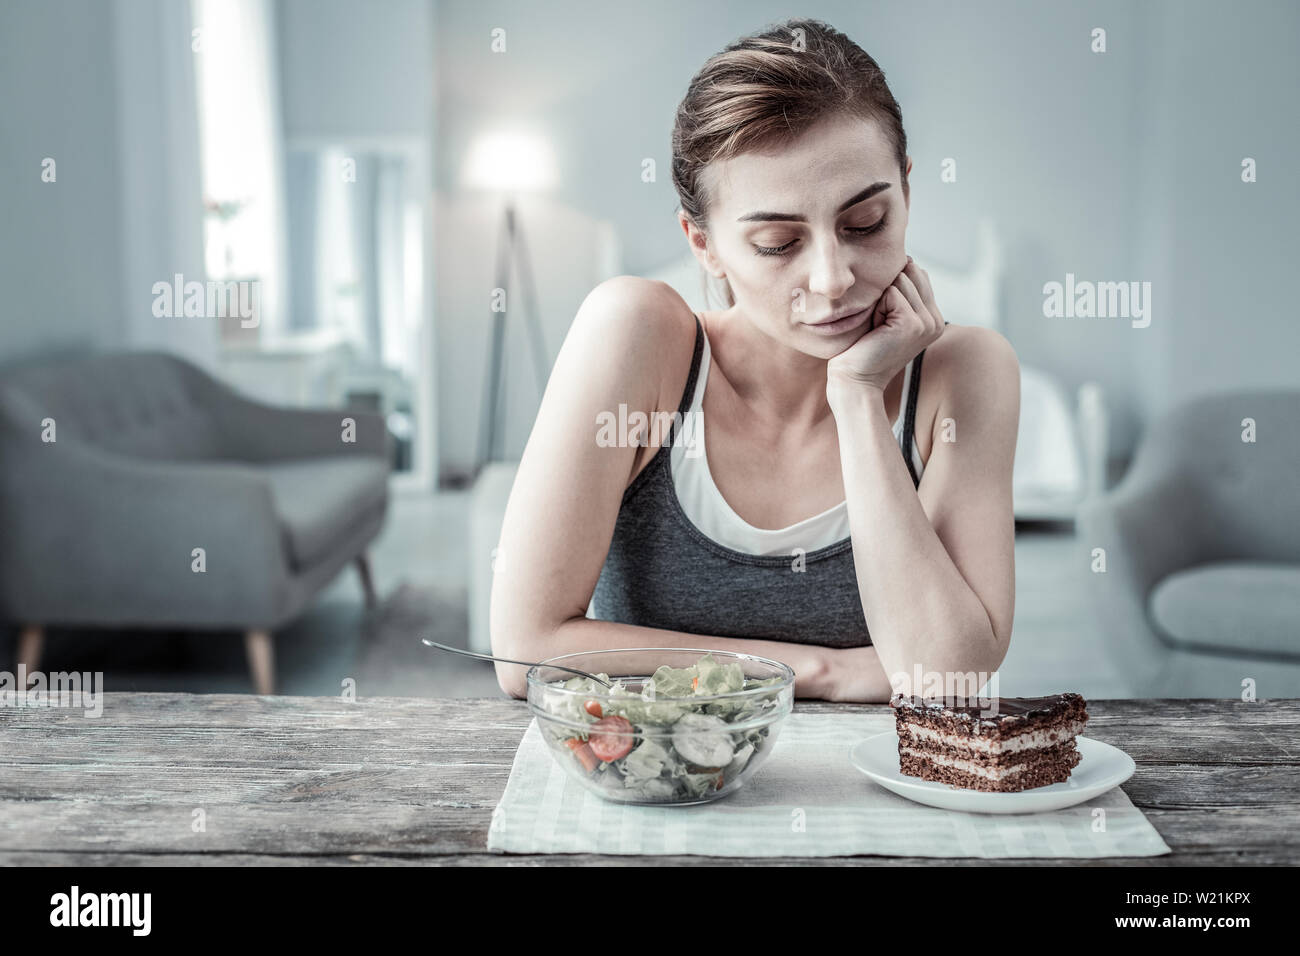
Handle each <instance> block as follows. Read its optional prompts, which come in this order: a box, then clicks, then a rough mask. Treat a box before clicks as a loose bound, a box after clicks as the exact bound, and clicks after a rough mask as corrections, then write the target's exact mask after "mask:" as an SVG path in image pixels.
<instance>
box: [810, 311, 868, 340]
mask: <svg viewBox="0 0 1300 956" xmlns="http://www.w3.org/2000/svg"><path fill="white" fill-rule="evenodd" d="M870 317H871V309H870V308H865V309H859V310H858V311H856V312H849V313H847V314H843V315H841V316H838V317H837V316H831V317H830V318H829V319H825V320H823V321H821V322H808V323H805V324H806V325H807V326H808V328H809V330H811V331H812V332H815V333H816V334H818V335H843V334H844V333H845V332H852V331H853V330H854V329H857V328H860V327H861V326H863V325H864V324H865V323H866V321H867V319H869V318H870Z"/></svg>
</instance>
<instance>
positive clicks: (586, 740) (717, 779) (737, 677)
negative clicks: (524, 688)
mask: <svg viewBox="0 0 1300 956" xmlns="http://www.w3.org/2000/svg"><path fill="white" fill-rule="evenodd" d="M599 676H600V677H601V678H603V679H605V680H609V679H610V678H609V677H608V675H606V674H600V675H599ZM780 681H781V678H780V677H772V678H769V679H766V680H759V679H756V678H747V677H746V676H745V673H744V670H743V668H742V667H741V666H740V664H738V663H727V664H720V663H718V661H716V660H715V659H714V657H713V655H712V654H705V655H704V656H703V657H701V658H700V660H699V661H697V662H696V663H695V664H692V665H691V666H690V667H668V666H666V665H665V666H663V667H660V668H659V669H658V670H656V671H655V672H654V675H653V676H652V677H650V678H649V679H648V680H646V681H644V683H642V682H641V681H640V679H637V680H635V681H632V680H626V681H625V680H622V679H616V680H614V681H612V683H613V687H612V688H608V687H605V686H604V685H602V684H600V683H598V682H597V681H594V680H592V679H590V678H587V677H573V678H570V679H569V680H566V681H562V682H557V683H556V684H555V685H554V686H555V687H556V688H562V689H563V690H564V691H570V692H577V693H560V692H552V693H543V695H542V697H541V702H540V703H541V707H542V709H543V711H545V713H546V714H548V715H550V716H552V717H555V718H557V719H558V720H557V722H550V721H543V722H540V725H541V727H542V729H543V732H544V733H546V734H548V735H550V737H551V739H552V741H553V742H555V743H558V744H562V745H563V748H564V749H567V750H568V751H570V752H571V753H572V759H574V760H575V761H577V762H578V763H579V764H580V765H581V769H582V770H583V771H584V772H585V773H586V774H587V776H588V779H589V781H590V782H591V783H594V784H596V785H597V786H598V787H599V788H601V789H603V790H609V791H614V792H611V793H610V794H609V796H611V797H612V798H614V799H621V800H632V801H638V802H665V803H671V802H677V801H681V800H696V799H699V798H701V797H704V796H707V795H708V794H709V792H710V791H716V790H721V789H722V788H723V787H724V786H726V785H727V783H729V782H730V781H732V780H734V779H735V778H736V776H738V775H739V774H740V773H741V771H743V770H744V768H745V766H746V765H747V764H748V763H749V762H750V761H751V760H752V759H753V758H754V756H755V755H756V754H758V753H759V752H760V751H762V750H763V749H764V748H765V747H766V746H767V745H768V737H769V733H770V730H771V723H772V721H763V720H762V719H761V718H762V717H763V716H764V715H766V714H768V713H769V712H772V719H773V720H775V717H776V713H775V711H776V710H777V709H778V707H779V706H780V700H779V696H778V695H775V694H772V695H764V694H755V695H753V696H751V697H746V698H731V699H717V700H710V699H709V698H711V697H715V696H716V695H720V694H730V693H735V692H736V691H741V690H751V689H753V688H757V687H768V686H771V685H773V684H777V683H779V682H780ZM588 693H589V694H591V695H592V696H591V697H590V698H589V697H587V696H586V694H588ZM697 699H698V700H697ZM733 728H734V729H733ZM564 758H565V755H564V754H563V753H562V754H561V759H564Z"/></svg>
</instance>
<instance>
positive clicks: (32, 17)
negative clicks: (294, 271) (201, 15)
mask: <svg viewBox="0 0 1300 956" xmlns="http://www.w3.org/2000/svg"><path fill="white" fill-rule="evenodd" d="M189 30H190V23H189V13H188V4H186V3H175V2H171V0H113V2H111V3H104V2H96V0H49V2H38V0H15V2H11V3H4V4H0V89H3V90H4V91H5V98H4V102H3V107H0V180H2V181H3V182H4V184H5V185H4V189H3V190H0V203H3V206H0V286H2V287H3V288H4V289H5V297H4V306H3V310H2V312H0V361H3V360H22V359H27V358H39V357H41V356H44V355H47V354H50V353H55V352H63V351H70V350H77V351H88V350H102V349H128V348H130V349H164V350H168V351H172V352H176V353H179V354H182V355H185V356H186V357H188V358H190V359H191V360H193V361H197V362H200V363H201V364H209V363H210V362H211V360H212V358H213V355H214V348H215V342H216V328H215V325H214V324H213V323H211V322H208V321H207V320H203V319H185V318H157V317H155V316H154V315H153V314H152V308H151V307H152V301H153V293H152V287H153V284H154V283H155V282H157V281H170V280H171V277H172V276H173V275H174V274H175V273H177V272H180V273H182V274H183V275H184V276H186V278H187V279H188V278H190V277H193V278H201V276H202V274H203V259H202V206H201V191H200V183H199V167H198V143H197V127H196V125H195V103H194V87H193V64H192V63H191V62H190V60H189V57H190V55H191V51H190V46H189V44H190V36H189ZM46 156H48V157H51V158H53V159H54V160H55V163H56V167H55V168H56V175H57V178H56V181H55V182H53V183H44V182H42V181H41V178H40V172H41V161H42V159H43V158H44V157H46Z"/></svg>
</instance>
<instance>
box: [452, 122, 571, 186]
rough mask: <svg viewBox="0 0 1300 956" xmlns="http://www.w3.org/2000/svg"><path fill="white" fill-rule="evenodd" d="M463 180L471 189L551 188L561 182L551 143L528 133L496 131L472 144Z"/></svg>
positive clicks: (506, 130)
mask: <svg viewBox="0 0 1300 956" xmlns="http://www.w3.org/2000/svg"><path fill="white" fill-rule="evenodd" d="M461 178H462V182H463V183H464V185H465V186H467V187H469V188H471V189H488V190H496V191H501V192H529V191H536V190H541V189H549V188H551V187H552V186H554V185H555V182H556V179H557V175H556V170H555V157H554V154H553V153H552V151H551V147H550V144H549V143H547V142H546V140H545V139H543V138H542V137H540V136H537V135H535V134H533V133H529V132H527V131H525V130H517V129H501V130H495V131H493V132H489V133H484V134H481V135H480V136H478V137H477V138H476V139H475V140H474V141H473V142H472V143H471V144H470V148H469V151H468V153H467V155H466V158H465V168H464V170H463V174H462V177H461Z"/></svg>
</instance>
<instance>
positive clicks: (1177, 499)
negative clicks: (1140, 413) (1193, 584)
mask: <svg viewBox="0 0 1300 956" xmlns="http://www.w3.org/2000/svg"><path fill="white" fill-rule="evenodd" d="M1204 520H1205V506H1204V503H1203V501H1202V496H1201V495H1200V493H1199V492H1198V490H1197V488H1196V486H1195V485H1194V484H1192V483H1190V482H1187V481H1186V480H1184V479H1182V478H1181V477H1180V476H1178V475H1176V474H1172V473H1164V474H1154V473H1152V472H1150V471H1145V472H1143V473H1138V474H1135V473H1134V472H1133V471H1132V470H1130V473H1129V474H1128V475H1127V476H1126V477H1125V479H1124V480H1123V481H1122V482H1121V483H1120V484H1119V485H1118V486H1116V487H1115V488H1114V489H1112V490H1111V491H1109V492H1106V493H1104V494H1101V495H1095V496H1093V497H1090V498H1088V499H1087V500H1085V501H1084V502H1083V503H1082V504H1081V505H1080V506H1079V512H1078V516H1077V530H1078V538H1079V543H1080V545H1081V546H1083V547H1085V548H1086V549H1087V550H1088V551H1089V552H1091V550H1092V549H1093V548H1104V549H1105V550H1106V562H1107V570H1108V573H1110V572H1113V571H1115V570H1117V569H1118V570H1121V571H1122V572H1123V574H1124V576H1125V579H1126V580H1127V581H1128V582H1129V583H1130V585H1131V587H1132V588H1133V590H1134V592H1135V593H1137V594H1140V595H1141V596H1143V598H1145V595H1146V594H1147V593H1148V592H1149V591H1150V589H1151V588H1152V587H1154V586H1155V584H1156V583H1157V582H1158V581H1160V580H1161V579H1162V578H1164V577H1165V576H1166V575H1169V574H1172V573H1173V572H1175V571H1180V570H1182V569H1183V568H1186V567H1190V566H1191V565H1193V564H1198V563H1200V562H1202V561H1204V560H1207V559H1208V557H1209V554H1210V553H1211V552H1212V550H1213V549H1212V548H1211V547H1210V545H1209V543H1208V536H1207V534H1206V530H1205V528H1204V526H1203V522H1204Z"/></svg>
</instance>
